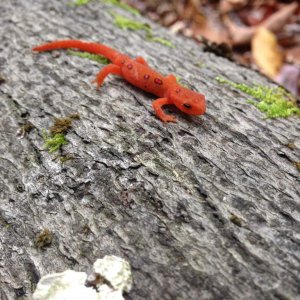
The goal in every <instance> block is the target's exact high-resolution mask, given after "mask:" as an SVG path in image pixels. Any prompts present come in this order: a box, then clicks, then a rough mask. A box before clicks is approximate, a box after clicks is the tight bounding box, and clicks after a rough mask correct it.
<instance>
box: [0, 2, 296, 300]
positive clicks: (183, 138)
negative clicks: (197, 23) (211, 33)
mask: <svg viewBox="0 0 300 300" xmlns="http://www.w3.org/2000/svg"><path fill="white" fill-rule="evenodd" d="M111 8H112V7H111V6H109V5H103V4H102V3H101V2H97V1H94V2H91V3H90V4H89V5H87V6H82V7H72V6H68V5H67V1H60V0H52V1H48V0H38V1H33V0H27V1H22V0H9V1H2V2H1V4H0V40H1V44H0V75H1V77H3V78H4V79H5V82H4V83H2V84H1V85H0V140H1V143H0V229H1V230H0V298H1V300H2V299H22V298H24V299H25V298H26V297H30V295H31V294H32V291H33V289H34V287H35V285H36V283H37V281H38V280H39V278H40V277H41V276H42V275H44V274H47V273H50V272H59V271H62V270H65V269H67V268H72V269H75V270H82V271H87V269H88V268H89V267H90V265H91V264H92V262H93V261H95V259H96V258H101V257H103V256H104V255H119V256H121V257H124V258H125V259H126V260H128V261H129V262H130V264H131V266H132V269H133V278H134V286H133V289H132V291H131V292H130V293H129V295H127V296H126V297H127V299H134V300H138V299H256V300H259V299H297V297H299V295H300V285H299V278H300V258H299V257H300V194H299V190H300V189H299V186H300V179H299V174H300V173H299V171H298V170H297V168H296V167H295V165H294V162H297V161H298V162H299V161H300V150H299V148H300V141H299V132H300V123H299V119H296V118H290V119H287V120H266V119H264V116H263V115H262V114H261V113H260V112H259V111H257V110H256V109H255V108H254V107H253V106H250V105H249V104H247V103H246V99H247V97H246V96H245V95H244V94H242V93H240V92H237V91H234V90H232V89H230V88H228V87H226V86H221V85H219V84H218V83H217V82H216V81H215V77H216V76H218V75H223V76H225V77H227V78H230V79H231V80H233V81H236V82H245V83H249V84H251V83H255V82H259V83H263V84H269V83H268V82H267V81H266V79H265V78H264V77H261V76H260V75H259V74H257V73H255V72H253V71H251V70H248V69H246V68H243V67H241V66H237V65H235V64H234V63H232V62H230V61H227V60H225V59H223V58H220V57H216V56H214V55H213V54H210V53H203V52H202V51H201V47H200V46H199V45H197V44H195V43H193V42H192V41H189V40H186V39H183V38H181V37H175V36H172V35H170V34H169V33H168V32H166V31H165V30H164V29H162V28H160V27H158V26H156V25H153V27H154V29H155V34H157V35H158V36H160V37H165V38H167V39H169V40H171V41H172V42H173V43H174V44H175V46H176V48H175V49H170V48H167V47H164V46H162V45H160V44H155V43H152V42H148V41H146V40H145V33H144V32H129V31H124V30H121V29H119V28H117V27H115V26H114V25H113V17H112V16H111V15H110V14H109V12H108V10H109V9H111ZM114 10H115V11H118V12H119V13H122V14H123V15H125V16H127V17H130V18H134V17H133V16H131V15H130V14H129V13H126V12H123V11H121V10H119V9H115V8H114ZM135 18H136V19H137V20H140V21H142V22H145V19H143V18H142V17H135ZM147 22H149V21H148V20H147ZM60 38H78V39H83V40H89V41H99V42H102V43H106V44H108V45H110V46H112V47H115V48H117V49H120V50H122V51H124V52H125V53H126V54H128V55H132V56H137V55H142V56H144V57H145V58H146V59H147V60H148V61H149V63H150V64H151V66H153V67H155V68H157V69H159V70H160V72H161V73H163V74H169V73H175V74H176V75H178V76H180V77H181V78H183V80H182V81H183V83H185V84H187V85H189V86H191V87H193V88H194V89H196V90H198V91H202V92H203V93H204V94H206V96H207V107H208V109H207V114H206V115H205V116H201V117H188V116H185V115H183V114H181V113H180V112H178V111H177V110H176V109H174V108H169V112H171V113H174V114H176V117H177V118H178V123H177V124H163V123H162V122H160V121H159V120H157V119H156V118H155V116H154V114H153V111H152V106H151V101H152V99H153V97H152V96H151V95H148V94H146V93H143V92H141V91H140V90H138V89H136V88H134V87H132V86H130V85H129V84H127V83H126V82H124V81H123V80H122V79H120V78H117V77H110V78H109V79H108V80H106V82H105V85H104V86H103V88H102V89H101V90H100V91H97V90H96V89H95V87H94V86H93V85H92V84H91V80H92V79H94V76H95V74H96V73H97V72H98V70H99V69H100V68H101V67H102V66H101V65H99V64H97V63H95V62H92V61H89V60H85V59H82V58H79V57H74V56H68V55H67V54H66V52H55V53H52V54H50V53H43V54H33V53H32V52H31V47H32V46H34V45H37V44H39V43H41V42H45V41H51V40H55V39H60ZM58 53H59V54H60V55H57V54H58ZM199 61H200V62H201V63H202V64H203V67H202V68H199V67H197V66H196V65H195V63H196V62H199ZM76 112H78V113H79V114H80V116H81V120H79V121H75V122H74V124H73V129H72V130H71V131H70V132H69V133H68V134H67V139H68V140H69V141H70V143H69V144H68V145H67V146H64V148H63V154H67V153H68V154H69V155H72V156H73V157H74V158H75V159H73V160H70V161H67V162H65V163H64V164H63V165H62V164H60V162H59V161H58V160H55V159H54V158H55V154H49V153H48V152H47V151H45V150H44V149H43V138H42V130H43V129H47V128H49V127H50V126H51V125H52V124H53V121H54V118H55V117H63V116H66V115H68V114H71V113H76ZM26 122H30V123H31V124H32V125H33V126H34V129H33V130H32V131H31V132H30V133H29V134H27V135H26V136H25V137H23V138H20V137H18V131H19V129H20V127H21V126H22V125H23V124H25V123H26ZM288 143H292V144H294V145H295V147H294V149H291V148H293V147H287V144H288ZM290 146H291V145H290ZM46 228H47V229H48V230H49V231H50V232H52V233H53V241H52V244H51V245H50V247H47V248H45V249H40V248H36V247H35V240H36V238H37V236H38V235H39V234H40V233H41V232H42V231H43V230H44V229H46Z"/></svg>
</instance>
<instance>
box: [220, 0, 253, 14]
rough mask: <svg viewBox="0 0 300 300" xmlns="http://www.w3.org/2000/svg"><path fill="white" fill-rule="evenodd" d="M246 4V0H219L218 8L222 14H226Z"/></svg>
mask: <svg viewBox="0 0 300 300" xmlns="http://www.w3.org/2000/svg"><path fill="white" fill-rule="evenodd" d="M247 4H248V0H221V2H220V5H219V10H220V12H221V13H223V14H227V13H229V12H231V11H233V10H236V9H239V8H241V7H244V6H246V5H247Z"/></svg>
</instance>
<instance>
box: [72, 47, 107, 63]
mask: <svg viewBox="0 0 300 300" xmlns="http://www.w3.org/2000/svg"><path fill="white" fill-rule="evenodd" d="M67 53H68V54H69V55H73V56H78V57H82V58H87V59H89V60H93V61H96V62H98V63H100V64H102V65H107V64H109V63H110V60H109V59H107V58H106V57H104V56H102V55H98V54H91V53H88V52H80V51H74V50H68V51H67Z"/></svg>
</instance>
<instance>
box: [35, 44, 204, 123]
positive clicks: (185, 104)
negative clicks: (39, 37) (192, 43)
mask: <svg viewBox="0 0 300 300" xmlns="http://www.w3.org/2000/svg"><path fill="white" fill-rule="evenodd" d="M70 48H73V49H77V50H81V51H85V52H89V53H92V54H100V55H102V56H104V57H106V58H107V59H109V60H110V61H111V62H112V63H111V64H109V65H107V66H105V67H104V68H103V69H102V70H101V71H100V72H99V73H98V75H97V77H96V79H95V80H94V82H96V83H97V87H98V88H99V87H100V86H101V85H102V83H103V81H104V79H105V78H106V77H107V76H108V75H109V74H115V75H119V76H121V77H123V78H124V79H126V80H127V81H128V82H130V83H131V84H132V85H134V86H136V87H138V88H140V89H142V90H144V91H146V92H150V93H151V94H154V95H156V96H158V97H159V98H158V99H156V100H155V101H153V103H152V106H153V108H154V111H155V113H156V116H157V117H158V118H159V119H161V120H162V121H163V122H176V119H175V117H174V116H172V115H168V114H166V113H164V111H163V110H162V106H164V105H168V104H173V105H175V106H176V107H177V108H179V109H180V110H181V111H183V112H184V113H186V114H189V115H202V114H204V113H205V109H206V104H205V96H204V95H202V94H200V93H196V92H194V91H192V90H189V89H187V88H185V87H183V86H181V85H180V84H178V83H177V80H176V77H175V76H174V75H172V74H170V75H168V76H166V77H164V76H163V75H161V74H159V73H158V72H156V71H155V70H153V69H151V68H150V67H149V65H148V63H147V62H146V61H145V59H144V58H142V57H140V56H138V57H136V58H135V59H131V58H130V57H128V56H127V55H125V54H122V53H120V52H118V51H116V50H114V49H112V48H110V47H108V46H105V45H103V44H96V43H88V42H83V41H79V40H61V41H54V42H51V43H47V44H43V45H40V46H37V47H35V48H33V51H38V52H43V51H51V50H56V49H70Z"/></svg>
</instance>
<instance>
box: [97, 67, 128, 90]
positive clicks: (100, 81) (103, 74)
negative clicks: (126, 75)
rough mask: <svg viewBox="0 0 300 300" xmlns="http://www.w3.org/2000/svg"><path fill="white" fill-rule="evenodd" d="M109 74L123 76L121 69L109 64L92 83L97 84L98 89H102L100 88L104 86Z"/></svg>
mask: <svg viewBox="0 0 300 300" xmlns="http://www.w3.org/2000/svg"><path fill="white" fill-rule="evenodd" d="M109 74H115V75H119V76H123V74H122V71H121V67H119V66H117V65H115V64H109V65H107V66H105V67H104V68H103V69H102V70H101V71H100V72H99V73H98V74H97V76H96V79H95V80H93V81H92V82H96V83H97V89H98V88H100V86H101V85H102V84H103V81H104V79H105V78H106V77H107V76H108V75H109Z"/></svg>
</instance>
